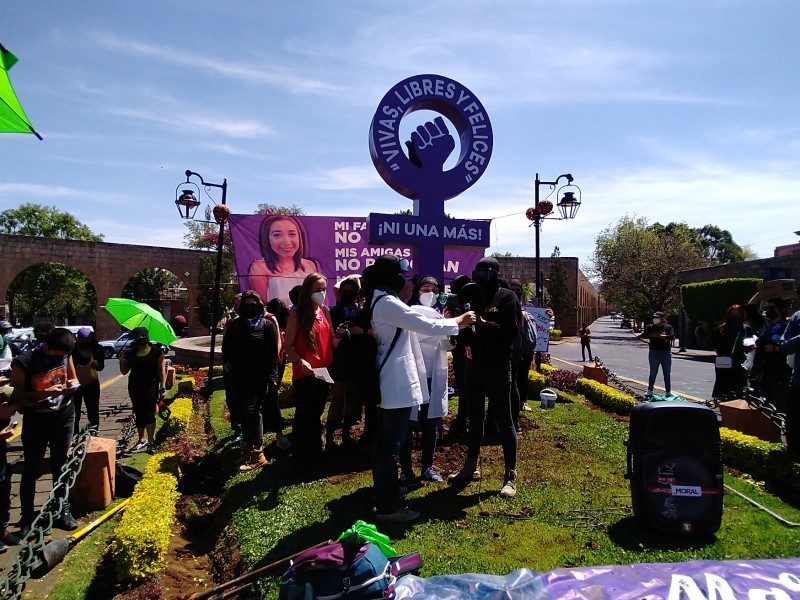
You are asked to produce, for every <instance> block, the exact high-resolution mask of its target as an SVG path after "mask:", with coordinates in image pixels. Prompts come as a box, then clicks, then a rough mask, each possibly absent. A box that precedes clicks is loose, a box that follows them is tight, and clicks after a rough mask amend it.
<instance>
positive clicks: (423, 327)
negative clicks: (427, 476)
mask: <svg viewBox="0 0 800 600" xmlns="http://www.w3.org/2000/svg"><path fill="white" fill-rule="evenodd" d="M407 271H408V261H407V260H406V259H401V258H399V257H397V256H394V255H392V254H384V255H383V256H381V257H379V258H378V259H377V260H376V261H375V263H374V264H373V265H372V268H371V269H370V271H369V272H368V273H367V272H366V271H365V275H364V276H365V277H368V278H369V279H370V280H371V281H370V282H369V287H370V288H371V289H372V290H373V292H372V295H371V297H369V298H367V305H366V306H367V307H369V308H366V307H365V308H366V310H369V311H370V312H371V315H372V318H371V323H372V334H373V336H374V337H375V341H376V342H377V343H378V355H377V357H376V368H377V369H378V377H379V380H380V390H381V403H380V408H379V410H378V428H377V429H378V430H377V435H376V438H375V448H374V454H373V457H374V461H373V471H372V476H373V482H374V489H375V504H376V509H377V515H376V518H377V519H378V520H379V521H384V522H395V523H405V522H409V521H414V520H415V519H417V518H419V513H418V512H417V511H414V510H409V509H408V508H404V507H403V506H401V502H400V491H399V488H398V485H399V483H398V478H397V460H398V457H399V456H400V451H401V447H402V445H403V442H404V441H405V439H406V433H407V431H408V425H409V420H410V418H411V411H412V407H414V406H421V405H422V404H423V402H424V400H425V399H426V398H427V397H428V386H427V373H426V372H425V362H424V360H423V358H422V351H421V350H420V347H419V340H418V338H417V333H421V334H425V335H429V336H433V335H441V336H442V337H443V338H446V337H447V336H452V335H456V334H457V333H458V330H459V329H460V328H463V327H467V326H468V325H470V324H471V323H474V322H475V313H474V312H472V311H467V312H465V313H464V314H462V315H460V316H458V317H455V318H452V319H436V320H434V319H429V318H427V317H424V316H423V315H421V314H419V313H418V312H416V311H414V310H413V309H412V308H411V307H409V306H407V305H406V304H404V303H403V302H402V301H401V300H400V298H399V296H400V295H401V293H402V291H403V288H404V287H405V283H406V282H405V277H404V275H405V273H406V272H407Z"/></svg>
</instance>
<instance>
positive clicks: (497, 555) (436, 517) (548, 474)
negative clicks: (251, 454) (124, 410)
mask: <svg viewBox="0 0 800 600" xmlns="http://www.w3.org/2000/svg"><path fill="white" fill-rule="evenodd" d="M222 402H223V398H222V394H215V397H214V400H213V408H212V425H213V427H214V428H215V430H217V434H218V437H219V438H220V439H223V438H225V437H226V436H227V435H228V434H229V431H230V430H229V428H228V427H227V424H226V423H224V422H223V420H222V419H221V417H220V415H221V414H222V408H221V405H222ZM284 414H285V415H286V414H288V413H287V412H285V413H284ZM215 415H216V416H215ZM522 419H524V420H525V421H524V424H523V430H524V431H523V433H522V434H521V435H520V437H519V458H518V474H519V475H518V476H519V480H518V485H517V496H516V497H515V498H513V499H510V500H507V499H502V498H500V497H499V496H498V494H497V492H498V491H499V489H500V486H501V485H502V481H501V479H502V477H503V462H502V451H501V449H500V446H499V445H485V446H484V447H483V448H482V451H481V456H482V463H481V465H480V466H481V470H482V473H483V479H482V481H480V482H474V483H472V484H471V485H469V486H468V487H466V488H465V489H463V490H458V491H457V490H454V489H451V488H449V487H448V486H447V484H428V485H424V486H423V487H422V488H420V489H419V490H416V491H414V492H412V493H411V494H409V495H408V497H407V500H408V505H409V506H410V507H411V508H414V509H415V510H418V511H420V512H421V513H422V518H421V519H420V520H419V521H417V522H416V523H414V524H413V525H411V526H407V527H406V526H402V527H398V526H388V527H387V526H383V527H381V528H380V530H381V531H382V532H383V533H386V534H387V535H389V536H390V538H391V539H392V542H393V545H394V547H395V549H396V550H397V551H398V553H400V554H403V553H406V552H411V551H415V550H416V551H419V552H420V553H421V555H422V558H423V561H424V567H423V568H422V571H421V573H420V575H421V576H423V577H427V576H431V575H438V574H446V573H449V574H455V573H470V572H472V573H486V574H496V575H504V574H507V573H509V572H511V571H513V570H515V569H518V568H520V567H528V568H530V569H532V570H534V571H537V572H546V571H549V570H551V569H554V568H558V567H570V566H591V565H604V564H631V563H641V562H680V561H685V560H694V559H713V560H727V559H756V558H782V557H795V556H797V555H798V549H800V531H799V530H798V529H792V528H789V527H786V526H784V525H782V524H781V523H780V522H778V521H777V520H775V519H774V518H773V517H771V516H769V515H768V514H766V513H765V512H763V511H761V510H759V509H757V508H756V507H753V506H752V505H751V504H749V503H748V502H746V501H745V500H743V499H741V498H740V497H739V496H737V495H734V494H729V493H726V494H725V498H724V506H725V508H724V512H723V520H722V527H721V528H720V530H719V531H718V532H717V533H716V534H715V535H711V536H704V537H699V536H696V537H673V536H666V535H663V534H658V533H655V532H652V531H649V530H647V529H645V528H643V527H641V526H640V525H639V523H638V522H637V520H636V519H634V517H633V515H632V511H631V508H630V491H629V484H628V481H627V480H626V479H625V478H624V474H625V456H626V449H625V446H624V445H623V441H624V440H625V439H626V438H627V435H628V425H627V423H625V422H620V421H618V420H615V419H613V418H611V417H610V416H608V415H606V414H604V413H602V412H600V411H597V410H594V409H592V408H591V407H589V406H587V405H585V404H583V403H582V402H580V401H577V402H574V403H566V404H563V403H560V404H558V405H557V407H556V408H555V409H553V410H541V409H539V408H538V407H537V408H534V409H533V411H532V412H524V413H523V415H522ZM220 448H221V452H222V455H223V458H224V461H223V464H225V465H226V467H225V468H226V472H225V473H224V476H225V477H226V478H227V485H226V494H227V497H226V501H225V507H226V510H227V511H229V512H230V515H231V521H232V524H233V527H234V529H235V535H236V538H237V540H238V542H239V545H240V549H241V555H242V557H243V558H244V560H245V561H246V562H247V563H248V566H249V567H250V568H257V567H259V566H263V565H265V564H268V563H271V562H273V561H275V560H278V559H280V558H283V557H285V556H288V555H290V554H292V553H294V552H296V551H297V550H300V549H302V548H305V547H308V546H310V545H312V544H316V543H318V542H321V541H324V540H325V539H328V538H332V539H335V538H337V537H338V536H339V534H340V533H342V532H343V531H344V530H345V529H347V528H348V527H350V526H351V525H352V524H353V523H354V522H355V521H356V520H357V519H363V520H365V521H367V522H369V523H374V513H373V511H372V498H371V484H372V477H371V472H370V470H369V460H368V458H367V457H355V456H354V455H353V454H352V453H350V452H349V451H345V450H341V449H340V450H337V451H336V452H334V453H331V454H329V455H326V458H325V460H324V463H323V465H322V467H321V469H320V473H318V474H301V473H296V472H294V471H293V470H292V464H291V461H290V460H288V459H286V458H279V459H277V460H274V461H272V463H271V464H270V465H269V466H267V467H265V468H263V469H260V470H258V471H256V472H250V473H246V474H239V473H238V472H237V471H236V468H235V466H234V464H233V462H234V460H235V457H236V456H237V455H238V450H236V449H234V448H231V447H226V446H225V445H224V444H221V445H220ZM464 452H465V447H464V446H463V445H459V444H456V445H452V446H442V447H440V449H439V451H437V459H436V462H435V464H436V465H437V466H440V465H456V464H460V459H461V457H463V455H464ZM416 458H417V453H416V452H415V459H416ZM228 459H229V460H228ZM442 470H445V469H444V468H443V469H442ZM725 481H726V483H727V484H728V485H730V486H731V487H733V488H735V489H736V490H738V491H741V492H743V493H745V494H746V495H748V496H750V497H752V498H753V499H755V500H757V501H758V502H759V503H761V504H763V505H765V506H767V507H768V508H770V509H771V510H773V511H775V512H777V513H778V514H780V515H781V516H783V517H784V518H785V519H787V520H789V521H792V522H797V521H800V510H797V509H796V508H794V507H792V506H789V505H787V504H785V503H784V502H782V501H781V500H779V499H777V498H775V497H773V496H770V495H769V494H767V493H765V492H763V491H762V489H761V488H760V487H759V486H758V484H757V483H755V482H750V481H748V480H746V479H744V478H736V477H733V476H731V475H729V474H726V478H725ZM277 581H278V578H277V577H276V578H270V579H266V580H263V581H262V582H261V591H262V592H263V593H265V594H266V595H267V597H273V596H274V595H275V593H276V586H277Z"/></svg>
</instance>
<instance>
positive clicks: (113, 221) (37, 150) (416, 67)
mask: <svg viewBox="0 0 800 600" xmlns="http://www.w3.org/2000/svg"><path fill="white" fill-rule="evenodd" d="M3 9H4V12H3V17H2V20H0V43H2V44H3V45H4V46H6V48H8V49H9V50H10V51H12V52H13V53H14V54H16V56H17V57H18V58H19V62H18V63H17V64H16V65H15V66H14V68H13V69H12V70H11V71H10V72H9V74H10V78H11V82H12V84H13V85H14V88H15V90H16V92H17V96H18V98H19V99H20V102H21V103H22V106H23V107H24V108H25V110H26V112H27V114H28V117H29V118H30V119H31V121H32V123H33V125H34V127H35V128H36V130H37V131H38V132H39V133H40V134H41V135H42V137H43V138H44V140H43V141H39V140H37V139H36V138H35V137H34V136H32V135H20V134H3V135H0V156H2V160H0V210H5V209H8V208H15V207H17V206H19V205H20V204H22V203H26V202H30V203H38V204H44V205H48V206H55V207H56V208H58V209H59V210H63V211H67V212H69V213H71V214H73V215H74V216H75V217H77V218H78V219H79V220H80V221H81V222H83V223H84V224H86V225H88V226H89V228H90V229H92V230H93V231H94V232H95V233H100V234H103V235H104V238H105V241H107V242H117V243H131V244H145V245H156V246H168V247H182V246H183V244H184V240H183V236H184V233H185V231H186V229H185V225H184V223H183V222H182V221H181V220H180V218H179V216H178V211H177V210H176V207H175V204H174V201H175V197H176V196H175V192H176V189H178V188H180V187H182V186H181V185H180V184H181V183H182V182H184V181H185V176H184V172H185V171H186V170H187V169H189V170H192V171H195V172H197V173H200V174H201V175H202V176H203V178H204V179H205V180H206V181H209V182H213V183H221V182H222V180H223V179H227V182H228V197H227V202H228V205H229V206H230V207H231V210H232V212H234V213H243V214H249V213H253V212H254V211H255V210H256V209H257V207H258V205H259V204H260V203H270V204H276V205H291V204H296V205H298V206H300V207H302V208H303V209H304V210H305V213H306V214H307V215H329V216H365V215H367V214H368V213H370V212H379V213H393V212H396V211H399V210H403V209H408V208H411V202H410V201H409V200H408V199H407V198H405V197H403V196H400V195H399V194H397V193H396V192H394V191H393V190H392V189H391V188H390V187H389V186H388V185H387V184H386V183H385V182H384V181H383V180H382V179H381V177H380V176H379V175H378V173H377V171H376V170H375V168H374V166H373V164H372V161H371V159H370V154H369V144H368V135H369V127H370V122H371V121H372V117H373V115H374V114H375V112H376V110H377V109H378V104H379V102H380V100H381V98H382V97H383V96H384V94H386V93H387V92H388V91H389V90H390V89H391V88H392V87H393V86H394V85H395V84H396V83H398V82H400V81H402V80H403V79H406V78H407V77H411V76H414V75H418V74H437V75H443V76H445V77H448V78H450V79H453V80H455V81H457V82H459V83H461V84H463V85H464V86H466V87H467V88H468V89H469V90H471V91H472V92H473V93H474V94H475V95H476V96H477V97H478V98H479V99H480V101H481V103H482V104H483V106H484V107H485V109H486V112H487V113H488V116H489V119H490V120H491V125H492V132H493V135H494V148H493V153H492V156H491V160H490V162H489V164H488V166H487V168H486V170H485V172H484V174H483V175H482V177H481V178H480V179H479V180H478V181H477V182H476V183H475V184H474V185H472V186H471V187H470V188H469V189H468V190H466V191H465V192H464V193H462V194H461V195H460V196H457V197H456V198H453V199H451V200H449V201H448V202H447V203H446V205H445V209H446V211H447V212H448V213H450V214H451V215H452V216H454V217H458V218H463V219H492V225H491V246H490V247H489V248H488V249H487V252H501V253H511V254H512V255H515V256H533V255H534V238H535V235H534V228H532V227H530V222H529V221H528V220H527V219H526V218H525V210H526V209H527V208H528V207H529V206H532V205H533V204H534V187H535V186H534V181H535V178H536V175H537V173H538V174H539V177H540V179H541V180H543V181H553V180H555V179H556V178H557V177H558V176H559V175H561V174H564V173H571V174H572V175H573V176H574V178H575V180H574V183H575V184H576V185H577V186H578V187H579V188H580V198H581V201H582V205H581V208H580V210H579V212H578V214H577V216H576V218H575V219H574V220H566V221H556V220H547V221H545V222H544V223H543V224H542V228H541V240H540V243H541V255H542V256H549V255H550V254H551V253H552V251H553V248H554V246H559V248H560V251H561V255H562V256H576V257H578V258H579V259H580V264H581V267H582V268H583V269H584V270H588V267H589V266H590V260H591V256H592V253H593V251H594V248H595V240H596V238H597V236H598V234H600V233H601V232H603V231H604V230H606V229H608V228H609V227H614V226H615V225H616V224H617V223H618V221H619V220H620V219H621V218H623V217H625V216H626V215H627V216H630V217H644V218H646V219H647V221H648V222H650V223H655V222H660V223H662V224H666V223H669V222H673V221H678V222H685V223H687V224H688V225H689V226H690V227H702V226H703V225H706V224H713V225H716V226H718V227H720V228H722V229H727V230H729V231H730V232H731V233H732V235H733V238H734V240H735V241H736V242H737V243H739V244H740V245H742V246H746V247H748V248H750V249H751V250H752V251H753V252H754V253H755V254H757V255H758V256H759V257H768V256H772V252H773V249H774V247H775V246H777V245H784V244H792V243H795V242H796V241H797V235H795V233H794V232H795V231H798V230H800V218H798V214H800V211H798V210H797V204H798V203H797V199H798V189H800V169H798V167H799V166H800V162H799V161H798V158H800V102H798V95H799V94H798V92H800V76H798V58H800V36H798V35H797V29H798V25H799V24H800V3H797V2H796V1H795V0H784V1H773V0H765V1H762V2H748V1H744V0H742V1H739V0H731V1H715V0H708V1H705V2H697V1H696V0H691V1H686V0H675V1H672V2H664V1H662V0H658V1H656V0H618V1H614V0H609V1H600V0H580V1H579V0H558V1H538V0H527V1H523V0H492V1H484V0H470V1H468V2H465V1H459V2H451V1H431V2H424V3H423V2H404V3H394V2H367V1H356V0H339V1H337V2H329V1H327V2H323V1H317V0H310V1H301V2H295V3H285V2H283V3H278V2H265V1H262V2H255V1H244V0H226V1H225V2H213V3H212V2H206V1H200V0H191V1H188V0H187V1H184V0H159V1H157V2H156V1H153V0H139V1H138V2H108V1H103V2H100V1H98V0H82V1H81V2H42V1H35V0H31V1H28V2H6V3H4V7H3ZM433 116H435V115H433ZM430 117H431V115H427V114H426V111H420V112H419V113H414V114H412V115H409V116H407V117H406V118H404V119H403V123H402V125H401V127H405V128H406V131H409V132H410V131H412V130H413V128H414V127H415V126H416V124H418V122H415V121H414V119H421V120H425V118H430ZM419 122H421V121H419ZM561 183H564V180H561ZM559 187H560V186H559ZM550 192H551V190H550V188H549V187H547V186H542V187H540V194H541V197H542V198H544V197H545V196H547V195H548V193H550ZM209 193H210V198H209V197H208V196H205V197H203V198H201V199H202V200H203V201H204V202H205V203H208V204H213V203H216V202H219V200H220V196H219V190H215V189H212V190H210V192H209ZM550 199H551V200H553V201H554V202H555V201H557V198H556V195H555V193H554V194H553V195H552V196H550ZM201 215H202V207H201V211H199V212H198V217H199V216H201Z"/></svg>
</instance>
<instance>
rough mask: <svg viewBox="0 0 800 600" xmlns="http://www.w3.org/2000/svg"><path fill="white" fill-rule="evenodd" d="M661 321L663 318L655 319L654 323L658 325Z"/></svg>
mask: <svg viewBox="0 0 800 600" xmlns="http://www.w3.org/2000/svg"><path fill="white" fill-rule="evenodd" d="M659 323H661V319H653V325H658V324H659Z"/></svg>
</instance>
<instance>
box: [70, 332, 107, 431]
mask: <svg viewBox="0 0 800 600" xmlns="http://www.w3.org/2000/svg"><path fill="white" fill-rule="evenodd" d="M72 362H73V363H74V364H75V373H76V374H77V376H78V383H80V384H81V387H80V388H78V390H77V391H76V392H75V394H74V395H73V396H72V401H73V402H74V403H75V431H79V430H80V427H79V425H80V421H81V404H85V405H86V416H87V418H88V419H89V425H91V426H92V427H94V428H95V429H97V428H98V427H99V426H100V379H99V377H98V375H97V373H98V372H99V371H102V370H103V368H104V367H105V354H104V353H103V349H102V348H101V347H100V344H98V343H97V340H96V339H95V337H94V331H92V330H91V329H89V328H88V327H82V328H81V329H80V330H79V331H78V336H77V341H76V343H75V348H73V350H72Z"/></svg>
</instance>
